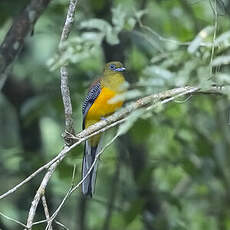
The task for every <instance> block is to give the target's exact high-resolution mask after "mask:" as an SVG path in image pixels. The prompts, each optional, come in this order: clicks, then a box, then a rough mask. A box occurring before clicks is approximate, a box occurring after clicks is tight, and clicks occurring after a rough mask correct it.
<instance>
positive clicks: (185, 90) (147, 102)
mask: <svg viewBox="0 0 230 230" xmlns="http://www.w3.org/2000/svg"><path fill="white" fill-rule="evenodd" d="M222 90H223V88H217V87H211V88H210V89H207V90H201V89H200V88H199V87H190V86H186V87H181V88H175V89H171V90H167V91H164V92H161V93H158V94H152V95H150V96H147V97H143V98H141V99H139V100H137V101H136V102H133V103H131V104H130V105H128V106H127V107H126V108H124V109H121V110H120V111H118V112H116V113H115V114H113V115H111V116H109V117H108V118H106V120H102V121H99V122H97V123H96V124H94V125H92V126H90V127H88V128H87V129H85V130H83V131H81V132H80V133H78V134H77V135H76V136H73V137H72V138H75V139H76V140H77V141H76V142H75V143H74V144H73V145H71V146H66V147H65V148H64V149H63V150H62V151H61V152H60V153H59V154H58V155H57V156H56V157H55V158H53V159H52V160H51V161H49V162H48V163H46V164H45V165H43V166H42V167H40V168H39V169H37V170H36V171H35V172H34V173H32V174H31V175H30V176H29V177H27V178H26V179H25V180H23V181H22V182H20V183H19V184H17V185H16V186H14V187H13V188H12V189H10V190H9V191H7V192H5V193H4V194H2V195H1V196H0V200H1V199H3V198H5V197H7V196H8V195H10V194H12V193H14V192H15V191H17V190H18V189H19V188H20V187H21V186H23V185H24V184H26V183H27V182H29V181H30V180H31V179H33V178H34V177H35V176H36V175H38V174H39V173H40V172H42V171H43V170H44V169H47V168H49V167H50V166H51V165H52V164H53V163H55V162H56V161H58V160H60V161H61V160H62V159H63V158H64V157H65V156H66V155H67V154H68V152H70V151H71V150H72V149H74V148H75V147H76V146H78V145H80V144H81V143H82V142H84V141H85V140H87V139H89V138H90V137H92V136H95V135H97V134H99V133H102V132H105V131H106V130H108V129H110V128H112V127H114V126H117V125H119V124H121V123H122V122H124V121H125V120H126V118H127V116H128V115H129V114H130V113H132V112H133V111H135V110H137V109H138V108H143V107H150V106H153V105H155V106H156V105H159V104H164V103H168V102H170V101H172V100H175V99H176V98H178V97H180V96H184V95H191V94H192V95H195V94H210V93H211V94H213V95H220V94H222V93H221V91H222ZM59 163H60V162H59Z"/></svg>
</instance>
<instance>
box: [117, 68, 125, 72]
mask: <svg viewBox="0 0 230 230" xmlns="http://www.w3.org/2000/svg"><path fill="white" fill-rule="evenodd" d="M125 69H126V68H125V67H121V68H116V69H115V71H118V72H123V71H125Z"/></svg>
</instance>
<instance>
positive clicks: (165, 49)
mask: <svg viewBox="0 0 230 230" xmlns="http://www.w3.org/2000/svg"><path fill="white" fill-rule="evenodd" d="M28 2H29V1H26V0H20V1H14V0H8V1H5V0H3V1H1V2H0V41H1V42H2V40H3V39H4V36H5V34H6V33H7V31H8V30H9V28H10V25H11V23H12V19H13V18H14V17H15V16H16V15H18V14H19V13H20V12H21V10H22V9H23V8H24V7H25V6H26V4H28ZM67 7H68V1H66V0H65V1H64V0H53V1H51V3H50V5H49V6H48V8H47V9H46V11H45V12H44V14H43V15H41V17H40V18H39V20H38V22H37V23H36V25H35V27H34V34H33V36H28V37H27V38H26V42H25V46H24V48H23V50H22V51H21V53H20V55H19V56H18V58H17V59H16V61H15V62H14V63H13V65H12V67H11V71H10V76H9V78H8V80H7V82H6V83H5V86H4V88H3V90H2V92H1V94H0V128H1V132H0V184H1V186H0V193H1V194H2V193H4V192H5V191H7V190H8V189H10V188H12V187H13V186H14V185H16V184H17V183H19V182H20V181H21V180H23V179H24V178H26V177H27V176H28V175H30V174H31V173H32V172H33V171H34V170H35V169H37V168H39V167H40V166H41V165H43V164H44V163H45V162H48V161H49V160H50V159H52V158H53V157H54V156H55V155H56V154H57V153H58V152H59V151H60V150H61V149H62V147H63V139H62V137H61V134H62V132H63V130H64V112H63V104H62V99H61V95H60V74H59V68H60V65H62V64H69V73H70V89H71V97H72V103H73V118H74V123H75V128H76V130H77V131H80V130H81V123H82V115H81V105H82V102H83V100H84V97H85V95H86V93H87V88H88V86H89V85H90V83H91V82H92V81H93V80H94V79H95V78H96V77H98V76H100V74H101V73H102V70H103V66H104V63H106V62H108V61H111V60H118V61H121V62H123V63H124V65H125V66H126V67H127V73H126V78H127V81H128V82H129V83H130V93H129V95H127V96H129V100H130V101H132V100H135V99H136V98H138V97H141V96H144V95H149V94H152V93H157V92H160V91H163V90H166V89H170V88H174V87H179V86H185V85H199V86H200V87H202V88H204V89H206V88H208V87H210V86H211V85H213V84H217V85H229V83H230V67H229V63H230V50H229V47H230V1H229V0H155V1H154V0H125V1H124V0H116V1H112V0H98V1H95V0H86V1H80V2H79V4H78V7H77V11H76V17H75V24H74V25H73V30H72V32H71V36H70V38H69V39H68V41H67V42H65V43H64V44H63V49H64V52H63V53H62V54H60V53H59V52H58V43H59V39H60V34H61V31H62V27H63V23H64V20H65V15H66V10H67ZM229 96H230V94H229V91H228V90H225V95H224V96H220V95H201V94H200V95H196V96H192V97H184V98H180V99H178V100H177V101H174V102H172V103H170V104H167V105H164V106H162V107H158V108H157V109H155V110H154V111H150V112H148V113H145V114H144V116H143V114H142V113H138V114H136V115H134V116H133V119H131V121H133V122H130V123H129V124H126V125H128V126H130V129H129V130H127V133H126V134H125V135H123V136H121V137H119V138H118V139H117V140H116V141H115V142H114V143H113V144H112V145H111V146H110V147H109V148H107V150H106V151H105V152H104V153H103V155H102V157H101V160H100V166H99V170H98V175H97V184H96V193H95V196H94V197H93V199H91V200H86V199H85V198H83V197H82V195H81V190H80V189H79V190H77V191H76V192H75V193H74V194H73V195H72V196H71V197H70V198H69V199H68V200H67V202H66V204H65V206H64V207H63V208H62V210H61V211H60V213H59V215H58V217H57V220H58V221H60V222H62V223H63V224H64V225H65V226H67V227H68V228H69V229H79V230H87V229H89V230H91V229H92V230H93V229H104V230H108V229H111V230H116V229H119V230H121V229H127V230H139V229H147V230H148V229H149V230H151V229H153V230H156V229H157V230H161V229H173V230H174V229H175V230H180V229H189V230H203V229H209V230H228V229H230V154H229V149H230V120H229V119H230V106H229ZM137 118H138V119H137ZM116 130H117V129H116V128H114V129H112V130H109V131H108V132H106V135H105V140H104V143H106V142H108V141H110V140H111V138H112V137H113V136H114V135H115V134H116ZM82 152H83V147H82V146H78V147H77V148H76V149H74V150H73V151H72V152H71V153H70V154H69V155H68V157H67V158H66V159H65V160H64V161H63V162H62V163H61V165H60V166H59V167H58V169H57V170H56V172H55V173H54V175H53V177H52V179H51V181H50V182H49V185H48V187H47V191H46V198H47V200H48V205H49V208H50V212H51V213H53V212H54V211H55V210H56V207H57V205H58V204H59V203H60V201H61V200H62V198H63V197H64V195H65V194H66V192H67V191H68V189H69V187H70V186H71V180H72V173H73V168H74V166H76V175H75V182H77V181H79V180H80V178H81V159H82ZM43 175H44V173H41V174H39V175H38V176H36V177H35V178H34V179H33V180H32V181H31V182H29V183H27V184H26V185H25V186H23V187H22V188H21V189H19V190H18V191H17V192H16V193H14V194H12V195H10V196H8V197H6V198H4V199H3V200H0V212H2V213H4V214H6V215H8V216H10V217H12V218H15V219H18V220H20V221H22V222H24V223H25V222H26V218H27V215H28V211H29V207H30V205H31V201H32V199H33V196H34V195H35V192H36V190H37V188H38V186H39V184H40V182H41V180H42V176H43ZM42 219H45V217H44V213H43V209H42V206H41V205H39V208H38V211H37V215H36V221H38V220H42ZM53 228H54V229H63V228H62V227H60V226H58V225H57V224H54V226H53ZM0 229H3V230H5V229H7V230H8V229H10V230H11V229H12V230H14V229H23V227H21V226H19V225H18V224H15V223H14V222H12V221H10V220H7V219H6V218H4V217H2V216H0ZM33 229H45V225H44V224H40V225H36V226H34V227H33Z"/></svg>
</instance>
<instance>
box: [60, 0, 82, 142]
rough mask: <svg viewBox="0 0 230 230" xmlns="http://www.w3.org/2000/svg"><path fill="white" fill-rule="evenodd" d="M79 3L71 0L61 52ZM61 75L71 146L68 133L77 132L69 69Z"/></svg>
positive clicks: (65, 133) (63, 69) (66, 122)
mask: <svg viewBox="0 0 230 230" xmlns="http://www.w3.org/2000/svg"><path fill="white" fill-rule="evenodd" d="M77 3H78V0H70V3H69V8H68V12H67V16H66V20H65V24H64V27H63V30H62V34H61V39H60V43H59V49H60V52H62V44H63V42H64V41H66V40H67V39H68V37H69V34H70V32H71V29H72V25H73V23H74V14H75V9H76V6H77ZM60 73H61V93H62V101H63V105H64V111H65V132H64V140H65V143H66V145H71V144H73V139H71V138H69V136H68V134H67V133H70V134H75V131H74V123H73V118H72V103H71V97H70V90H69V76H68V75H69V74H68V70H67V67H66V66H65V65H64V66H61V68H60Z"/></svg>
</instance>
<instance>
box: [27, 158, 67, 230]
mask: <svg viewBox="0 0 230 230" xmlns="http://www.w3.org/2000/svg"><path fill="white" fill-rule="evenodd" d="M63 158H64V156H63V157H62V158H60V159H59V160H57V161H56V162H55V163H53V164H52V165H51V166H50V167H49V169H48V171H47V173H46V174H45V176H44V178H43V180H42V182H41V184H40V186H39V188H38V190H37V192H36V195H35V196H34V199H33V201H32V203H31V207H30V211H29V214H28V218H27V228H28V229H29V230H30V229H31V228H32V225H33V220H34V216H35V213H36V210H37V206H38V203H39V201H40V199H41V196H43V195H44V194H45V189H46V186H47V184H48V182H49V180H50V178H51V176H52V174H53V172H54V171H55V169H56V167H57V166H58V164H59V163H60V162H61V160H62V159H63Z"/></svg>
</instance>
